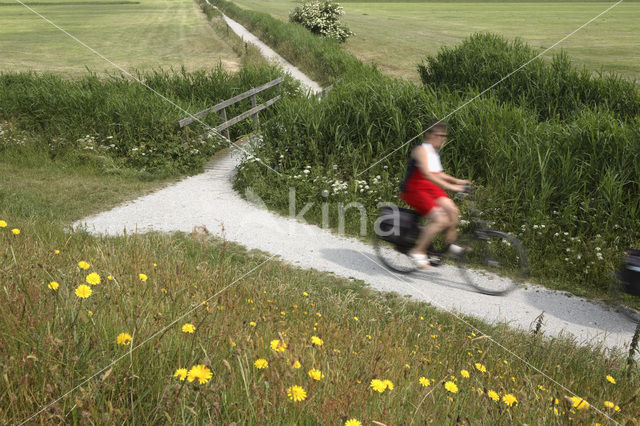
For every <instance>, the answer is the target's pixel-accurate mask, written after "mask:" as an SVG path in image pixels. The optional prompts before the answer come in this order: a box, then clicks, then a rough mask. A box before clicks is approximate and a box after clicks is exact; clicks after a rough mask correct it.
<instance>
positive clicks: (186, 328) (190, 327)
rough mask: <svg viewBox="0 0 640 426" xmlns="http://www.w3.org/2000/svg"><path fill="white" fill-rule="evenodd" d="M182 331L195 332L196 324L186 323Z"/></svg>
mask: <svg viewBox="0 0 640 426" xmlns="http://www.w3.org/2000/svg"><path fill="white" fill-rule="evenodd" d="M182 331H183V332H184V333H191V334H193V333H194V332H195V331H196V326H195V325H193V324H190V323H186V324H185V325H183V326H182Z"/></svg>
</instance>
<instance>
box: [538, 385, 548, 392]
mask: <svg viewBox="0 0 640 426" xmlns="http://www.w3.org/2000/svg"><path fill="white" fill-rule="evenodd" d="M538 389H540V390H541V391H542V392H546V391H547V388H545V387H544V386H542V385H538Z"/></svg>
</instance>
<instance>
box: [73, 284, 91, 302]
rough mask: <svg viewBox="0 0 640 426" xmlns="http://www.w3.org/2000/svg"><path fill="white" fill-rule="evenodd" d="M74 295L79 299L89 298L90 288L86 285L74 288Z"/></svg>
mask: <svg viewBox="0 0 640 426" xmlns="http://www.w3.org/2000/svg"><path fill="white" fill-rule="evenodd" d="M75 293H76V296H78V297H79V298H81V299H86V298H87V297H89V296H91V288H90V287H89V286H88V285H85V284H81V285H79V286H78V288H76V291H75Z"/></svg>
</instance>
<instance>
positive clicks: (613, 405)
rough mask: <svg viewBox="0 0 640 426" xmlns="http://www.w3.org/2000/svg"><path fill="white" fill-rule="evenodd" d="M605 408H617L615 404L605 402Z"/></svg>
mask: <svg viewBox="0 0 640 426" xmlns="http://www.w3.org/2000/svg"><path fill="white" fill-rule="evenodd" d="M604 406H605V407H607V408H613V407H615V404H614V403H613V402H611V401H605V402H604Z"/></svg>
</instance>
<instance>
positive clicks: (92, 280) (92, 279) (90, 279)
mask: <svg viewBox="0 0 640 426" xmlns="http://www.w3.org/2000/svg"><path fill="white" fill-rule="evenodd" d="M86 280H87V283H89V284H91V285H98V284H100V275H98V274H96V273H95V272H92V273H90V274H89V275H87V278H86Z"/></svg>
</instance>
